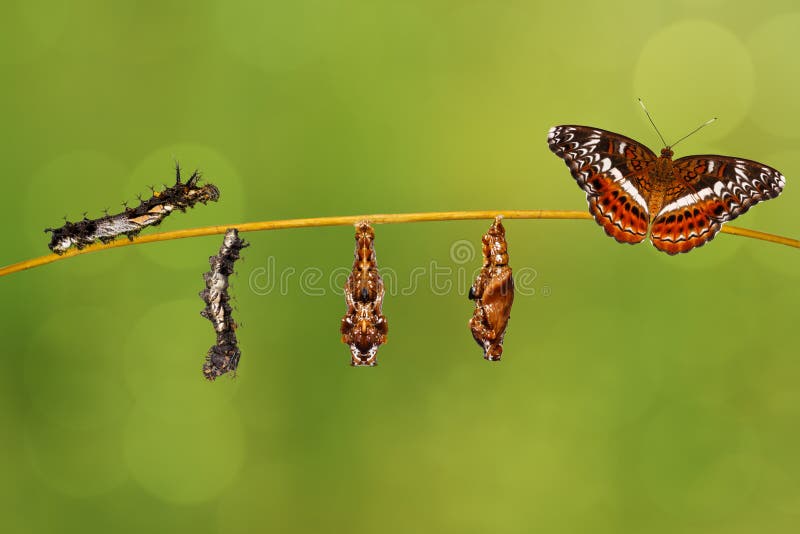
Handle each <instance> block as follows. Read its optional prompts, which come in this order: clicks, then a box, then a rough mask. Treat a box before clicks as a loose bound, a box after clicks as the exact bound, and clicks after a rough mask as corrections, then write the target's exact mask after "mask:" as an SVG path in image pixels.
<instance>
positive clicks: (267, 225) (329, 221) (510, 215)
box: [0, 210, 800, 276]
mask: <svg viewBox="0 0 800 534" xmlns="http://www.w3.org/2000/svg"><path fill="white" fill-rule="evenodd" d="M498 214H502V215H503V216H504V217H505V218H506V219H591V218H592V216H591V215H590V214H589V213H588V212H585V211H569V210H483V211H438V212H426V213H397V214H375V215H347V216H343V217H313V218H309V219H284V220H279V221H260V222H251V223H242V224H227V225H221V226H204V227H202V228H189V229H187V230H174V231H172V232H161V233H157V234H149V235H145V236H141V237H137V238H136V239H134V240H133V241H130V240H128V239H119V240H117V241H112V242H111V243H107V244H105V245H104V244H96V245H92V246H89V247H86V248H84V249H83V250H77V249H72V250H70V251H68V252H66V253H65V254H63V255H62V256H58V255H56V254H48V255H47V256H40V257H38V258H33V259H30V260H25V261H21V262H19V263H14V264H12V265H8V266H6V267H3V268H1V269H0V276H6V275H8V274H12V273H16V272H19V271H24V270H26V269H32V268H34V267H39V266H41V265H45V264H48V263H53V262H54V261H59V260H65V259H67V258H71V257H73V256H78V255H80V254H88V253H89V252H96V251H98V250H106V249H110V248H117V247H127V246H129V245H143V244H145V243H153V242H155V241H169V240H170V239H184V238H187V237H201V236H207V235H215V234H224V233H225V231H226V230H227V229H228V228H237V229H238V230H239V231H240V232H258V231H262V230H283V229H286V228H311V227H315V226H343V225H352V224H355V223H356V222H358V221H362V220H368V221H370V222H372V223H376V224H394V223H410V222H426V221H463V220H469V219H494V217H495V216H496V215H498ZM722 231H723V232H724V233H727V234H733V235H739V236H744V237H750V238H753V239H760V240H762V241H770V242H772V243H779V244H781V245H786V246H789V247H794V248H800V241H799V240H797V239H791V238H788V237H783V236H779V235H774V234H767V233H764V232H757V231H755V230H748V229H746V228H736V227H733V226H723V227H722Z"/></svg>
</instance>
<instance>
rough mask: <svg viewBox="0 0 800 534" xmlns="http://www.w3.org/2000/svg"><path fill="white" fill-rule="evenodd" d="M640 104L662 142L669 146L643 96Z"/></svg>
mask: <svg viewBox="0 0 800 534" xmlns="http://www.w3.org/2000/svg"><path fill="white" fill-rule="evenodd" d="M639 105H640V106H642V109H643V110H644V114H645V115H647V120H649V121H650V124H652V125H653V129H654V130H655V131H656V133H657V134H658V137H659V138H660V139H661V143H662V144H663V145H664V146H665V147H667V146H669V145H667V142H666V141H664V136H663V135H661V132H659V131H658V126H656V123H655V122H653V117H651V116H650V112H649V111H647V108H646V107H644V102H642V99H641V98H640V99H639ZM698 129H699V128H698ZM692 133H694V132H692ZM687 137H688V136H687ZM672 146H675V145H672Z"/></svg>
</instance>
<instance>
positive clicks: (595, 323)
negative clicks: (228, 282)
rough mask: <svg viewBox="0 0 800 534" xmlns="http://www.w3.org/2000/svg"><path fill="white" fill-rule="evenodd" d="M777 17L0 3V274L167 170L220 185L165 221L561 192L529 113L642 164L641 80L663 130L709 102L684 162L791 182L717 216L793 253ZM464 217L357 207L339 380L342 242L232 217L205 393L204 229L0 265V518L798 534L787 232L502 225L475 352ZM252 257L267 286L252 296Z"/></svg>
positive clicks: (516, 205) (591, 6)
mask: <svg viewBox="0 0 800 534" xmlns="http://www.w3.org/2000/svg"><path fill="white" fill-rule="evenodd" d="M799 28H800V8H798V6H797V4H796V2H794V1H789V0H786V1H780V2H748V3H745V2H739V1H734V0H730V1H727V2H726V1H724V0H717V1H714V0H706V1H689V0H686V1H683V2H650V3H642V2H623V3H615V2H597V1H594V0H580V1H572V2H547V3H545V2H524V1H498V0H493V1H488V0H487V1H430V0H427V1H422V0H419V1H395V2H388V1H375V0H341V1H324V0H316V1H311V0H308V1H293V2H266V1H264V2H258V1H244V0H219V1H212V0H199V1H194V2H174V1H173V2H169V1H166V2H165V1H159V2H156V1H144V2H100V1H87V0H77V1H74V2H67V1H66V0H64V1H44V0H36V1H23V0H11V1H9V0H4V1H3V2H2V3H0V76H1V77H2V83H0V117H2V118H1V119H0V121H2V122H1V126H0V155H2V158H0V176H1V177H2V178H0V179H1V180H2V184H3V200H4V201H3V206H2V214H1V215H0V220H2V223H3V224H2V226H3V228H2V235H3V236H4V238H3V247H2V251H0V255H2V258H0V264H9V263H13V262H16V261H20V260H23V259H26V258H30V257H35V256H39V255H42V254H44V253H47V252H48V251H47V248H46V243H47V239H48V237H47V236H46V235H45V234H43V233H42V229H43V228H45V227H48V226H57V225H59V224H61V217H62V216H64V215H68V216H69V217H70V218H71V220H74V219H76V218H78V217H80V215H81V213H82V212H84V211H87V210H88V211H89V214H90V216H98V215H100V214H101V212H102V209H103V208H106V207H110V208H112V210H113V209H116V208H118V207H119V204H120V203H121V202H122V201H134V199H135V197H136V195H137V194H139V193H146V192H147V185H150V184H160V183H162V182H169V181H170V180H171V179H172V169H171V168H172V165H173V161H174V160H178V161H180V162H181V164H182V165H183V166H184V167H185V168H186V169H188V170H191V169H194V168H199V169H201V170H202V171H203V172H204V174H205V176H206V178H207V179H208V180H209V181H211V182H213V183H215V184H217V185H218V186H219V188H220V189H221V191H222V198H221V200H220V202H219V203H218V204H210V205H209V206H206V207H203V206H200V207H198V208H196V209H194V210H192V211H191V212H189V213H187V214H185V215H182V214H177V215H174V216H173V217H170V218H169V219H168V220H167V221H166V222H165V223H164V224H163V225H162V227H161V229H162V230H173V229H178V228H190V227H194V226H202V225H208V224H235V223H239V222H244V221H255V220H268V219H279V218H292V217H308V216H325V215H346V214H347V215H349V214H359V213H380V212H389V213H393V212H411V211H425V210H451V209H537V208H541V209H585V200H584V195H583V193H582V192H581V191H580V190H579V189H578V187H577V186H576V184H575V182H574V180H573V179H572V178H571V177H570V175H569V172H568V169H567V168H566V167H565V166H564V164H563V162H561V161H559V160H558V158H556V157H555V156H554V155H553V154H551V153H550V151H549V150H548V148H547V145H546V134H547V130H548V128H550V127H551V126H553V125H555V124H569V123H578V124H587V125H592V126H598V127H601V128H605V129H609V130H612V131H618V132H621V133H624V134H626V135H629V136H631V137H633V138H636V139H640V140H641V141H642V142H644V143H646V144H648V145H650V146H651V147H653V148H654V149H657V148H658V146H659V143H658V142H657V137H656V135H655V133H654V132H653V130H652V129H651V127H650V126H649V125H648V124H647V122H646V120H645V118H644V117H643V115H642V113H641V110H640V109H639V108H638V105H637V104H636V101H635V99H636V97H642V98H644V99H645V101H646V102H647V103H648V106H649V108H650V111H651V112H652V113H653V115H654V117H655V119H656V121H657V123H658V124H659V126H660V128H661V130H662V131H663V132H664V135H665V136H666V137H667V139H668V140H670V139H671V140H674V139H676V138H678V137H679V136H681V135H683V134H684V133H686V132H688V131H689V130H690V129H691V128H693V127H695V126H696V125H697V124H699V123H701V122H702V121H704V120H706V119H708V118H709V117H712V116H718V117H719V118H720V120H719V121H717V123H716V124H714V125H713V126H711V127H709V128H706V129H705V130H703V132H702V133H699V134H697V135H695V136H694V137H692V138H691V139H689V140H687V141H685V142H684V143H682V144H681V146H680V147H679V149H678V156H682V155H687V154H692V153H722V154H730V155H736V156H740V157H746V158H751V159H755V160H758V161H763V162H764V163H767V164H770V165H773V166H775V167H777V168H778V169H780V170H781V171H782V172H783V173H784V174H785V175H786V176H787V181H788V184H787V186H786V192H785V193H784V194H783V195H782V196H781V197H780V198H778V199H776V200H773V201H771V202H768V203H767V204H765V205H761V206H758V207H757V208H755V209H754V210H752V211H751V212H749V213H747V214H746V215H745V216H743V217H742V218H741V219H739V220H737V221H736V222H735V223H736V224H737V225H741V226H744V227H748V228H755V229H759V230H763V231H768V232H774V233H780V234H784V235H790V236H794V237H797V236H799V235H800V229H798V224H797V216H796V214H797V210H798V209H799V208H800V193H798V190H797V185H796V181H797V176H798V175H799V174H800V150H798V148H797V143H798V141H799V140H800V129H798V128H797V123H798V117H800V99H798V98H797V84H798V82H800V61H798V58H797V53H798V50H800V32H798V29H799ZM487 226H488V221H471V222H448V223H420V224H408V225H387V226H379V227H377V241H376V244H377V251H378V260H379V264H380V265H381V267H382V268H391V269H392V270H393V272H395V273H396V276H397V282H396V283H394V284H389V286H390V287H389V293H390V294H389V295H387V298H386V303H385V308H384V311H385V313H386V315H387V318H388V321H389V326H390V328H389V343H388V344H387V345H386V346H385V347H382V348H381V350H380V352H379V362H380V365H379V366H378V367H377V368H374V369H353V368H351V367H349V366H348V362H349V354H348V351H347V347H346V346H344V345H343V344H342V343H341V342H340V339H339V333H338V325H339V321H340V319H341V316H342V314H343V313H344V310H345V307H344V302H343V299H342V297H341V295H339V294H337V293H336V292H334V291H332V290H331V289H330V287H327V286H328V285H329V284H327V280H328V278H329V277H330V276H331V275H332V274H335V273H336V272H339V273H341V269H342V268H345V269H347V268H349V267H350V265H351V262H352V250H353V231H352V228H348V227H335V228H321V229H308V230H289V231H283V232H263V233H257V234H247V235H246V236H245V237H246V239H247V240H248V241H250V242H251V243H252V246H251V247H250V248H248V249H246V251H245V254H244V256H245V261H244V262H243V263H241V264H240V265H239V266H238V277H237V278H235V279H234V286H233V293H234V294H235V295H236V298H237V301H236V305H237V309H236V311H235V315H236V317H237V318H238V319H239V320H240V321H241V322H242V323H243V325H242V327H241V329H240V330H239V338H240V341H241V347H242V351H243V357H242V361H241V365H240V369H239V371H240V372H239V376H238V378H236V379H235V380H231V379H229V378H228V377H223V379H220V380H218V381H217V382H216V383H213V384H210V383H206V382H205V381H203V379H202V376H201V371H200V368H201V365H202V361H203V358H204V355H205V352H206V350H207V349H208V346H209V345H210V344H211V343H212V341H213V332H212V329H211V327H210V324H209V322H208V321H206V320H204V319H203V318H201V317H200V315H199V311H200V309H201V308H202V302H201V301H200V299H199V297H198V296H197V293H198V292H199V291H200V290H201V289H202V287H203V281H202V277H201V273H202V272H204V271H205V270H207V268H208V264H207V258H208V256H210V255H211V254H213V253H215V252H216V250H217V249H218V247H219V244H220V241H221V239H220V238H219V236H213V237H205V238H198V239H191V240H185V241H172V242H166V243H157V244H148V245H143V246H135V247H127V248H122V249H116V250H110V251H106V252H102V253H96V254H89V255H84V256H80V257H77V258H73V259H70V260H68V261H63V262H58V263H54V264H51V265H47V266H44V267H42V268H37V269H34V270H30V271H25V272H21V273H17V274H14V275H12V276H9V277H7V278H3V279H2V280H0V299H2V303H3V309H2V311H0V336H2V337H1V338H0V339H2V347H3V351H2V354H3V370H4V372H3V373H2V374H0V531H2V532H15V533H16V532H37V533H38V532H111V531H113V532H137V533H138V532H184V531H185V532H196V533H206V532H208V533H212V532H213V533H222V534H234V533H244V532H347V533H356V532H453V533H471V532H476V533H477V532H503V533H505V532H534V531H535V532H548V533H572V532H574V533H583V532H595V533H601V532H603V533H604V532H608V533H620V532H624V533H640V532H647V533H698V534H699V533H703V534H708V533H718V532H719V533H722V532H724V533H750V532H772V533H784V532H786V533H788V532H797V525H798V523H800V455H798V450H800V426H799V425H798V422H799V421H800V362H798V360H797V353H798V351H797V346H798V341H800V329H798V328H797V326H796V313H797V311H796V310H797V299H798V296H799V294H800V291H799V290H798V267H800V252H798V251H797V250H795V249H790V248H788V247H782V246H779V245H774V244H769V243H765V242H760V241H754V240H748V239H744V238H739V237H734V236H729V235H724V234H720V235H719V236H718V237H717V238H716V239H715V240H714V241H713V242H712V243H710V244H709V245H707V246H705V247H703V248H701V249H698V250H696V251H693V252H691V253H690V254H688V255H682V256H679V257H669V256H667V255H665V254H662V253H659V252H658V251H656V250H655V249H654V248H653V247H652V246H650V245H649V244H647V243H645V244H642V245H639V246H635V247H631V246H623V245H619V244H617V243H615V242H614V241H613V240H611V239H609V238H607V237H605V236H604V234H603V232H602V230H601V229H600V228H599V227H598V226H597V225H596V224H594V223H592V222H590V221H516V220H514V221H508V223H507V225H506V226H507V232H508V239H509V246H510V253H511V262H512V266H513V267H514V269H515V272H516V273H527V275H526V278H527V279H526V280H524V281H523V280H521V279H518V284H520V285H522V286H524V288H525V289H526V292H527V294H518V295H517V300H516V302H515V305H514V310H513V317H512V320H511V323H510V328H509V331H508V335H507V338H506V351H505V354H504V360H503V361H502V362H500V363H499V364H490V363H488V362H485V361H483V360H482V359H481V351H480V349H479V348H478V347H477V346H476V345H475V343H474V341H473V340H472V338H471V336H470V333H469V331H468V329H467V326H466V324H467V320H468V318H469V317H470V315H471V303H470V302H469V301H468V300H467V299H466V298H465V295H464V293H465V292H466V289H467V287H468V285H469V281H470V280H469V279H470V277H471V276H472V273H473V271H474V269H475V268H476V267H477V266H478V263H479V258H474V257H470V252H474V250H475V249H474V248H470V247H477V245H478V243H479V239H480V236H481V234H482V233H483V232H484V231H485V229H486V227H487ZM148 232H150V231H148ZM464 240H466V241H467V242H468V243H470V245H467V243H465V241H464ZM464 251H466V256H459V255H458V254H457V253H461V252H464ZM271 258H272V259H271ZM432 262H433V263H432ZM434 267H436V268H440V267H441V268H450V269H452V272H451V276H450V277H449V280H450V282H451V283H452V287H450V288H449V290H445V291H439V290H435V289H433V288H432V287H431V283H430V281H431V278H430V273H431V270H432V269H433V268H434ZM265 269H266V270H269V271H270V272H272V273H277V274H278V275H280V273H291V272H292V271H291V269H294V274H292V276H290V277H289V278H288V282H287V284H286V287H285V290H284V291H281V289H280V287H276V288H273V289H272V290H271V291H266V290H264V288H263V287H261V289H259V286H258V284H256V285H254V284H253V282H254V281H255V282H258V281H259V278H258V276H259V273H262V274H263V273H264V272H265ZM309 269H319V270H320V271H319V272H321V273H322V276H323V279H322V281H321V282H319V283H316V286H318V287H323V289H324V291H323V293H324V294H323V295H315V294H312V293H313V292H310V291H304V290H303V286H302V285H301V281H300V279H299V277H300V275H301V273H309V272H312V273H313V272H316V271H309ZM420 269H421V270H422V271H421V272H423V273H424V274H423V275H422V276H421V278H419V277H418V284H417V285H416V286H409V285H408V280H409V279H410V278H411V277H412V275H413V273H415V272H420V271H419V270H420ZM337 270H338V271H337ZM464 272H466V273H467V274H466V275H465V276H462V274H463V273H464ZM459 277H460V278H459ZM523 282H524V283H523ZM387 283H389V282H388V281H387ZM337 285H338V283H337ZM404 288H405V290H403V289H404ZM445 289H447V288H445Z"/></svg>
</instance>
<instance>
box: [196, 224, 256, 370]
mask: <svg viewBox="0 0 800 534" xmlns="http://www.w3.org/2000/svg"><path fill="white" fill-rule="evenodd" d="M246 246H248V243H246V242H245V241H243V240H242V239H240V238H239V232H238V231H237V230H236V228H230V229H229V230H228V231H227V232H225V239H223V240H222V246H221V247H220V249H219V254H217V255H216V256H211V257H210V258H209V259H208V263H209V264H210V265H211V270H210V271H209V272H207V273H204V274H203V278H204V279H205V281H206V288H205V289H204V290H203V291H201V292H200V298H202V299H203V302H205V303H206V307H205V309H204V310H203V311H201V312H200V315H202V316H203V317H205V318H206V319H208V320H209V321H211V324H212V325H214V331H215V332H216V334H217V343H216V344H215V345H212V346H211V348H210V349H208V354H207V355H206V362H205V364H204V365H203V375H204V376H205V377H206V378H207V379H208V380H212V381H213V380H215V379H216V378H217V377H218V376H221V375H223V374H225V373H228V372H235V371H236V367H237V366H238V365H239V357H240V356H241V352H240V351H239V343H238V340H237V339H236V328H237V325H236V322H235V321H234V320H233V317H232V316H231V315H232V311H231V306H230V304H229V303H228V301H229V300H230V296H229V295H228V278H229V277H230V275H232V274H233V266H234V263H235V262H236V260H238V259H239V251H241V250H242V249H243V248H245V247H246Z"/></svg>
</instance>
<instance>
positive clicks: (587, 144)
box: [547, 126, 656, 244]
mask: <svg viewBox="0 0 800 534" xmlns="http://www.w3.org/2000/svg"><path fill="white" fill-rule="evenodd" d="M547 141H548V144H549V146H550V150H552V151H553V152H554V153H555V154H556V155H557V156H559V157H560V158H562V159H563V160H564V162H565V163H566V164H567V166H568V167H569V169H570V172H571V173H572V176H573V177H574V178H575V180H576V181H577V182H578V185H579V186H580V187H581V188H582V189H583V190H584V191H585V192H586V200H587V202H588V203H589V210H590V211H591V213H592V215H593V216H594V218H595V220H596V221H597V223H598V224H599V225H600V226H602V227H603V228H604V229H605V231H606V233H607V234H608V235H609V236H611V237H613V238H614V239H616V240H617V241H619V242H621V243H631V244H633V243H639V242H641V241H642V240H644V238H645V237H646V236H647V227H648V223H649V222H650V217H649V212H648V207H647V204H648V199H647V198H646V194H647V191H646V189H643V188H642V185H643V184H642V183H641V182H642V180H641V178H642V177H644V176H645V175H646V172H647V169H648V168H649V166H650V165H651V164H652V162H653V161H655V159H656V156H655V154H653V152H652V151H650V149H648V148H647V147H645V146H644V145H642V144H641V143H638V142H637V141H634V140H633V139H629V138H627V137H625V136H622V135H619V134H615V133H612V132H608V131H605V130H600V129H598V128H589V127H586V126H556V127H554V128H551V129H550V132H549V134H548V136H547Z"/></svg>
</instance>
